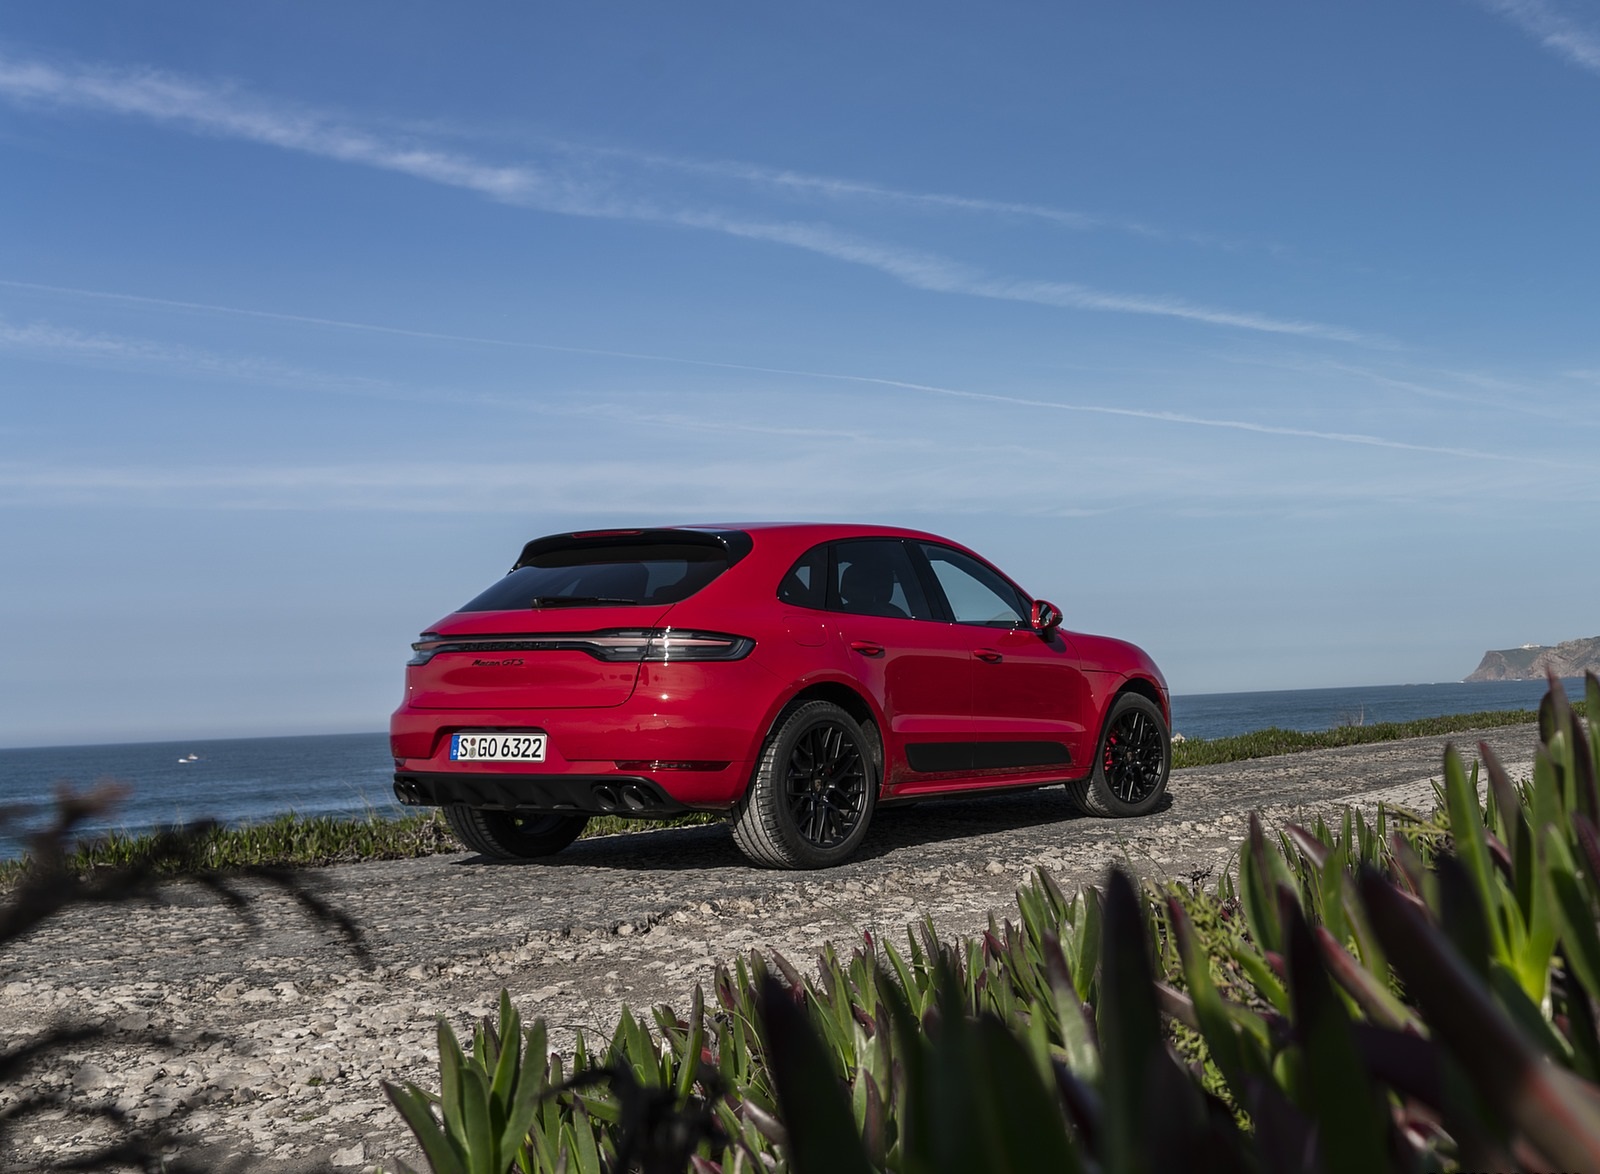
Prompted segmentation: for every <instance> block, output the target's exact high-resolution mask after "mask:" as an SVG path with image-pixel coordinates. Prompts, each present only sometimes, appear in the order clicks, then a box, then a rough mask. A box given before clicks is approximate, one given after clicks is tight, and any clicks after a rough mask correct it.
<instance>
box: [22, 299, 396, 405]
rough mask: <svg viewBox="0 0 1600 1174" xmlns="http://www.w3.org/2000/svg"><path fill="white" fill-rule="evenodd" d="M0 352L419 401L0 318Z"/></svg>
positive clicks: (264, 362)
mask: <svg viewBox="0 0 1600 1174" xmlns="http://www.w3.org/2000/svg"><path fill="white" fill-rule="evenodd" d="M0 351H13V352H17V353H20V354H23V355H29V356H34V357H39V358H48V359H50V360H53V361H63V360H64V361H66V362H68V363H74V364H82V365H87V366H92V367H117V368H132V369H144V370H151V369H155V370H162V371H175V372H179V373H182V374H184V375H188V376H193V377H198V378H206V379H210V380H213V381H215V380H226V381H236V380H242V381H245V382H249V383H265V384H271V385H274V386H280V387H293V388H296V389H299V390H309V391H320V392H338V393H340V394H346V395H361V396H377V397H381V398H404V399H416V398H418V394H417V393H415V392H411V391H409V390H408V389H405V388H401V387H397V386H396V385H395V384H392V383H389V382H387V381H385V380H381V379H373V378H369V377H366V376H361V375H335V374H331V373H329V372H325V371H310V370H307V369H305V368H303V367H296V366H292V365H289V364H286V363H280V362H277V361H276V360H273V359H263V358H257V357H253V356H238V355H221V354H217V353H215V352H212V351H204V350H197V349H195V348H193V347H186V346H174V345H171V344H168V343H160V342H154V341H152V340H150V339H143V338H129V337H127V336H124V335H113V334H100V333H93V332H88V331H82V330H74V329H72V328H70V327H63V326H57V325H55V324H53V323H49V322H28V323H14V322H10V321H8V320H7V319H5V318H4V317H0Z"/></svg>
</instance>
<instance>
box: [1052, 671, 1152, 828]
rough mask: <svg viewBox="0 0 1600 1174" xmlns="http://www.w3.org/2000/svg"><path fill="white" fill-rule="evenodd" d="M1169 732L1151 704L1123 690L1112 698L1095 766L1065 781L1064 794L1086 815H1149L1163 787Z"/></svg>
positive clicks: (1137, 695)
mask: <svg viewBox="0 0 1600 1174" xmlns="http://www.w3.org/2000/svg"><path fill="white" fill-rule="evenodd" d="M1171 769H1172V737H1171V735H1170V734H1169V732H1168V730H1167V723H1166V721H1165V720H1164V719H1163V718H1162V716H1161V710H1160V709H1159V708H1158V707H1157V706H1156V703H1155V702H1153V701H1151V700H1150V699H1149V698H1147V697H1142V696H1140V695H1139V694H1137V693H1124V694H1123V695H1122V696H1121V697H1118V698H1117V699H1116V701H1115V702H1113V703H1112V706H1111V712H1110V713H1109V714H1107V715H1106V724H1105V729H1104V730H1103V731H1102V732H1101V734H1100V747H1099V752H1098V753H1097V754H1096V755H1095V758H1094V771H1093V772H1092V773H1091V774H1090V775H1089V777H1088V778H1086V779H1074V780H1073V781H1072V782H1070V783H1068V784H1067V785H1066V786H1067V794H1068V795H1070V796H1071V797H1072V801H1073V802H1074V803H1076V804H1077V805H1078V807H1079V809H1080V810H1082V811H1085V812H1087V813H1089V814H1090V815H1103V816H1107V817H1110V818H1124V817H1127V816H1130V815H1148V814H1149V813H1150V812H1152V811H1154V810H1155V808H1156V804H1158V803H1160V802H1161V796H1162V795H1163V794H1165V793H1166V790H1167V775H1168V773H1169V772H1170V771H1171Z"/></svg>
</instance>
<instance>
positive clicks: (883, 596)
mask: <svg viewBox="0 0 1600 1174" xmlns="http://www.w3.org/2000/svg"><path fill="white" fill-rule="evenodd" d="M827 606H828V610H830V611H844V612H851V613H852V614H854V615H862V616H884V617H886V618H889V619H900V620H931V619H933V611H932V609H931V608H930V607H929V606H928V599H927V596H926V595H925V594H924V593H923V590H922V583H921V582H920V581H919V580H918V578H917V571H916V568H915V567H914V566H913V565H912V562H911V556H910V554H908V553H907V552H906V548H905V543H903V542H901V541H899V540H898V539H893V538H871V539H863V540H861V541H859V542H840V543H837V544H836V545H835V546H834V548H833V571H832V573H831V575H830V577H829V579H828V600H827Z"/></svg>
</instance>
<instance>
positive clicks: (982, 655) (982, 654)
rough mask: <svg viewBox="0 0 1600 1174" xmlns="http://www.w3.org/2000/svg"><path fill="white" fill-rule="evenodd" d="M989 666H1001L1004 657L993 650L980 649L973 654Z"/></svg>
mask: <svg viewBox="0 0 1600 1174" xmlns="http://www.w3.org/2000/svg"><path fill="white" fill-rule="evenodd" d="M972 655H973V656H976V657H977V658H978V659H979V660H981V661H984V662H986V663H988V664H999V663H1000V661H1001V660H1002V659H1004V658H1003V657H1001V655H1000V654H999V653H998V652H996V651H995V650H994V649H992V648H980V649H978V650H977V651H976V652H974V653H973V654H972Z"/></svg>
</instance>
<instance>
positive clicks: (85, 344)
mask: <svg viewBox="0 0 1600 1174" xmlns="http://www.w3.org/2000/svg"><path fill="white" fill-rule="evenodd" d="M0 286H7V287H12V288H23V289H38V290H49V291H51V292H57V293H65V294H70V295H77V296H85V297H93V298H105V299H113V300H126V301H129V302H132V303H134V304H146V305H162V306H170V307H173V308H177V309H183V310H193V311H203V312H210V313H219V314H238V315H243V316H246V317H263V318H268V319H272V320H279V321H289V322H300V323H305V324H309V325H316V326H325V327H332V328H338V329H348V330H357V331H376V332H380V333H386V334H401V335H406V336H409V337H416V338H422V339H443V340H448V341H451V342H458V343H466V344H478V345H485V346H495V347H526V348H530V349H535V350H549V351H558V352H564V353H577V354H587V355H595V356H602V357H607V358H620V359H629V360H635V361H640V362H650V363H669V364H674V365H678V366H689V367H705V368H711V369H716V370H723V371H748V372H751V373H754V374H764V375H782V376H789V377H796V378H802V379H815V380H825V381H828V382H834V383H851V384H857V385H863V386H873V387H887V388H895V389H898V390H901V391H909V392H914V393H918V394H922V395H932V396H941V397H946V398H952V399H968V400H982V401H987V402H991V403H1003V404H1010V405H1013V406H1016V407H1024V408H1045V409H1048V410H1051V411H1060V412H1077V413H1085V414H1092V415H1104V416H1120V417H1125V418H1129V419H1142V420H1151V421H1158V422H1161V423H1166V424H1179V425H1189V426H1193V427H1201V428H1220V429H1228V430H1232V431H1239V432H1251V433H1256V434H1258V435H1263V436H1285V437H1296V438H1300V439H1306V440H1317V441H1323V442H1327V443H1332V444H1346V445H1358V446H1361V447H1366V448H1386V449H1394V450H1397V451H1406V452H1419V453H1436V454H1439V455H1444V456H1455V457H1463V458H1467V459H1471V460H1492V461H1510V460H1519V459H1522V458H1519V457H1512V456H1507V455H1502V454H1496V453H1490V452H1484V451H1482V450H1479V449H1471V448H1458V447H1452V446H1448V445H1428V444H1415V443H1411V442H1408V441H1402V440H1394V439H1389V438H1386V437H1381V436H1373V435H1368V434H1365V433H1356V432H1335V431H1324V430H1316V429H1308V428H1294V427H1288V426H1283V425H1276V424H1271V423H1264V422H1258V421H1250V420H1231V419H1222V418H1214V417H1209V416H1201V415H1194V414H1189V413H1182V412H1164V411H1153V410H1146V409H1138V408H1123V407H1115V406H1109V405H1103V404H1085V403H1073V402H1068V401H1062V400H1047V399H1037V398H1027V397H1022V396H1015V395H1007V394H1002V393H998V392H986V391H972V390H967V389H962V388H954V387H941V386H937V385H933V384H926V383H916V382H911V381H907V380H900V379H889V378H884V377H880V376H871V375H856V374H849V373H843V372H834V371H811V370H804V369H800V368H793V367H767V366H760V365H757V364H753V363H727V362H718V361H715V360H710V359H694V358H683V357H680V356H672V355H659V354H649V353H646V352H640V351H625V350H603V349H598V348H588V347H565V346H557V345H553V344H547V343H533V342H520V341H517V340H514V339H499V338H485V337H474V336H471V335H456V334H442V333H436V332H432V331H422V330H404V329H400V328H396V327H389V326H382V325H375V324H371V323H361V322H345V321H340V320H337V319H329V318H311V317H305V316H302V315H293V314H279V313H274V312H271V311H263V310H249V309H239V308H235V307H229V306H217V305H207V304H204V303H198V302H185V301H173V300H168V299H160V298H146V297H141V296H139V295H133V294H115V293H104V292H99V291H92V290H73V289H66V288H63V287H57V286H40V285H37V284H33V283H28V282H17V281H9V280H0ZM7 345H11V346H18V347H32V348H37V349H45V350H56V351H62V352H65V353H66V354H67V355H69V356H75V357H78V356H87V357H92V358H115V359H121V360H131V361H156V362H170V363H173V364H177V365H180V366H187V367H189V368H191V369H193V370H196V371H198V372H201V373H215V374H228V373H230V372H237V373H238V374H239V375H240V376H241V377H245V378H257V379H272V380H274V381H284V382H293V383H294V384H295V385H296V386H301V387H307V386H311V387H322V388H326V389H327V390H332V391H347V390H348V391H354V392H357V393H359V394H369V395H383V396H388V397H391V398H400V399H412V400H415V399H425V398H428V397H429V393H427V392H426V391H422V390H418V389H407V388H405V387H402V386H399V385H396V384H393V383H389V382H385V381H381V380H371V379H368V380H351V381H348V382H349V386H345V383H346V381H345V380H342V379H341V378H340V377H330V376H326V375H322V374H318V373H313V372H303V371H290V370H289V369H287V368H282V367H279V366H278V365H276V364H273V363H271V362H270V361H266V360H238V359H226V358H223V357H221V356H215V355H210V354H207V353H205V352H196V351H190V350H187V349H186V348H170V347H163V346H161V345H159V344H155V343H151V342H146V341H143V340H138V339H127V338H118V337H110V336H103V335H85V334H81V333H79V332H76V331H70V330H62V329H60V328H57V327H50V326H29V327H11V326H9V325H8V324H7V323H6V322H5V320H4V319H0V347H4V346H7ZM1352 370H1353V371H1356V372H1359V373H1361V374H1363V375H1370V374H1371V373H1370V372H1365V371H1362V370H1361V369H1359V368H1356V369H1352ZM1574 374H1580V375H1581V373H1574ZM448 398H450V399H452V400H453V401H460V400H462V399H471V400H472V401H473V402H477V403H480V404H483V405H484V406H501V407H505V406H510V401H506V400H504V399H503V398H498V397H493V396H488V397H485V396H463V395H461V394H454V393H453V394H451V395H450V396H449V397H448Z"/></svg>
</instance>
